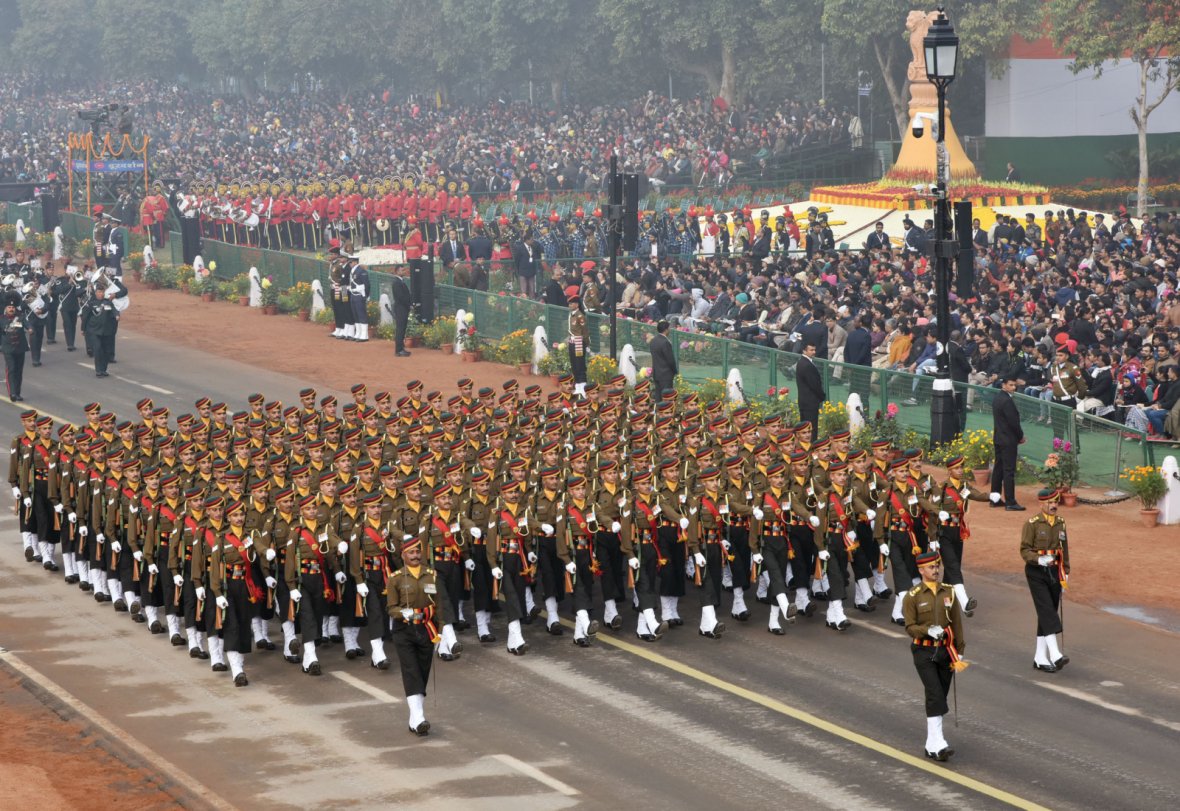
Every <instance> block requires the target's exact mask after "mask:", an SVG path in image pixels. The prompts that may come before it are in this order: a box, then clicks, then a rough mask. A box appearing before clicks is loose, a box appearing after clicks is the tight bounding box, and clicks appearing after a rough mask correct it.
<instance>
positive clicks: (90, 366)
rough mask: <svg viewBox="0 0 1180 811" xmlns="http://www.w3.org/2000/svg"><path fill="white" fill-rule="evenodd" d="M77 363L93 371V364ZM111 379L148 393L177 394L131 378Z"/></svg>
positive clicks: (119, 376) (120, 376) (117, 377)
mask: <svg viewBox="0 0 1180 811" xmlns="http://www.w3.org/2000/svg"><path fill="white" fill-rule="evenodd" d="M77 363H78V365H79V366H81V367H82V368H83V369H93V368H94V365H93V364H91V363H85V362H83V361H78V362H77ZM111 377H113V378H115V380H122V381H123V382H124V383H130V384H131V385H132V386H139V387H140V388H141V389H147V390H148V391H154V392H155V393H156V394H176V392H174V391H169V390H168V389H162V388H160V387H159V386H153V385H152V384H151V383H140V382H139V381H138V380H132V379H131V378H129V377H123V376H122V375H116V374H112V375H111Z"/></svg>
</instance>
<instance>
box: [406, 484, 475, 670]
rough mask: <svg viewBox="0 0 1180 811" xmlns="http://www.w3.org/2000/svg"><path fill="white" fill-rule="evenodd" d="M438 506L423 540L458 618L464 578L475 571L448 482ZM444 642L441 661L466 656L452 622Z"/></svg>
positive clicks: (436, 494)
mask: <svg viewBox="0 0 1180 811" xmlns="http://www.w3.org/2000/svg"><path fill="white" fill-rule="evenodd" d="M431 496H432V497H433V500H434V505H433V506H432V507H431V509H430V511H429V513H428V514H427V517H426V520H425V521H424V522H423V523H422V532H421V535H420V536H419V537H421V538H422V541H423V543H424V544H425V547H426V552H427V555H426V557H427V560H428V561H429V562H430V564H431V568H432V569H433V570H434V573H435V577H436V578H437V579H438V580H439V581H441V582H442V583H443V584H444V585H445V587H446V589H445V590H446V594H447V599H448V600H450V605H449V606H448V607H449V612H448V616H451V617H454V616H457V614H458V611H457V609H458V603H459V600H460V599H462V597H463V581H464V574H465V573H467V572H470V571H471V570H472V569H474V568H475V563H474V562H473V561H472V560H471V555H470V553H469V552H468V550H467V544H466V542H465V541H464V539H463V525H462V523H461V522H460V520H459V513H458V511H457V510H456V509H455V497H454V494H453V493H452V492H451V487H450V485H448V484H447V483H446V482H441V483H439V484H438V485H437V486H436V487H435V488H434V489H433V491H432V492H431ZM439 633H440V635H441V639H440V641H439V646H438V658H440V659H442V660H443V661H444V662H450V661H453V660H455V659H458V658H459V656H460V655H462V653H463V643H461V642H459V640H458V639H457V638H456V637H455V628H454V625H453V624H452V623H450V622H446V623H443V624H441V625H440V626H439Z"/></svg>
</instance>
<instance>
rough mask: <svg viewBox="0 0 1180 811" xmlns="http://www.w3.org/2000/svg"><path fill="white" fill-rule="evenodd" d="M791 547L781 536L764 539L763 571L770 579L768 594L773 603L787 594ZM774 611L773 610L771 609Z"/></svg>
mask: <svg viewBox="0 0 1180 811" xmlns="http://www.w3.org/2000/svg"><path fill="white" fill-rule="evenodd" d="M790 558H791V547H790V544H789V543H788V542H787V539H786V538H785V537H783V536H781V535H765V536H763V538H762V571H764V572H766V576H767V577H768V578H770V587H769V589H768V590H767V593H768V594H769V596H770V600H771V602H774V601H775V600H777V599H778V596H779V595H780V594H786V593H787V574H786V573H787V567H788V566H790V565H791V560H790ZM771 610H773V609H771Z"/></svg>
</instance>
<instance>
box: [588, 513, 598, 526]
mask: <svg viewBox="0 0 1180 811" xmlns="http://www.w3.org/2000/svg"><path fill="white" fill-rule="evenodd" d="M586 523H587V524H596V523H598V516H597V515H595V514H594V513H590V514H589V515H587V516H586Z"/></svg>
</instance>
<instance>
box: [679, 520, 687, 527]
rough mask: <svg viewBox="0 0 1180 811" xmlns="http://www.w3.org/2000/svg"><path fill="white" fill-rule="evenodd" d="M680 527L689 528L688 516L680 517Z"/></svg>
mask: <svg viewBox="0 0 1180 811" xmlns="http://www.w3.org/2000/svg"><path fill="white" fill-rule="evenodd" d="M680 528H681V529H688V519H687V518H681V519H680Z"/></svg>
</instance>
